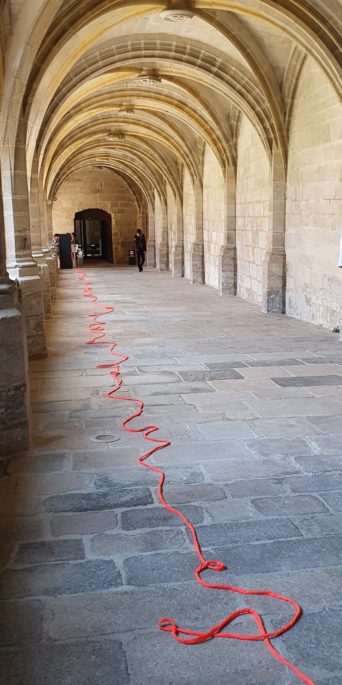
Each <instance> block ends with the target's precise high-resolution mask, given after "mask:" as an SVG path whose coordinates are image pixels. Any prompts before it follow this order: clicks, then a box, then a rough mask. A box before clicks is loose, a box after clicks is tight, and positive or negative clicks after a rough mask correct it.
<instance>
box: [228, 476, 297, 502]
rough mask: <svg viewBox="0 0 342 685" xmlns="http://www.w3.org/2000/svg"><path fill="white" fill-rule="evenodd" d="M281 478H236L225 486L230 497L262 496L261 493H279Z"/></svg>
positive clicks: (282, 483)
mask: <svg viewBox="0 0 342 685" xmlns="http://www.w3.org/2000/svg"><path fill="white" fill-rule="evenodd" d="M284 481H285V479H283V478H254V479H251V480H248V479H246V480H236V481H234V482H233V483H229V485H226V486H225V488H226V490H227V492H228V493H229V494H230V496H231V497H234V498H236V497H262V496H263V495H280V493H281V492H282V490H283V488H284Z"/></svg>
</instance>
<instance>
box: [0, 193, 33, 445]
mask: <svg viewBox="0 0 342 685" xmlns="http://www.w3.org/2000/svg"><path fill="white" fill-rule="evenodd" d="M29 414H30V411H29V387H28V371H27V347H26V334H25V321H24V318H23V316H22V314H21V312H20V311H19V309H18V307H17V289H16V287H15V284H14V283H13V282H12V281H10V279H9V277H8V273H7V271H6V252H5V231H4V219H3V204H2V196H1V194H0V434H1V440H0V456H5V457H6V456H8V455H9V454H12V453H16V452H22V451H24V450H25V449H27V448H28V447H29Z"/></svg>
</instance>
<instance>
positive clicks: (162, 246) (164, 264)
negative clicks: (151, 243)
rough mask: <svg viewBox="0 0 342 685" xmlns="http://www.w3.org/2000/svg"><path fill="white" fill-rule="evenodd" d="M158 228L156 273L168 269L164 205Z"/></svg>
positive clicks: (166, 226) (166, 227)
mask: <svg viewBox="0 0 342 685" xmlns="http://www.w3.org/2000/svg"><path fill="white" fill-rule="evenodd" d="M155 228H156V227H155ZM158 228H159V230H158V233H157V235H158V241H156V268H157V269H158V271H167V269H168V268H169V243H168V230H167V229H168V224H167V211H166V207H165V205H164V204H162V212H161V226H159V227H158Z"/></svg>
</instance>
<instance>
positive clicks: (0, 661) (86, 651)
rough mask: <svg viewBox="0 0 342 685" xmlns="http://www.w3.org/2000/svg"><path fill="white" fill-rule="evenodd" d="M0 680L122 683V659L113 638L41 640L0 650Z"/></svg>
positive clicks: (52, 684)
mask: <svg viewBox="0 0 342 685" xmlns="http://www.w3.org/2000/svg"><path fill="white" fill-rule="evenodd" d="M0 666H1V667H0V684H1V685H9V683H11V684H12V683H13V685H19V683H20V685H33V683H34V684H35V685H72V683H75V684H76V683H78V684H79V685H94V683H96V682H100V683H101V685H125V684H126V683H127V684H128V683H129V676H128V673H127V666H126V659H125V655H124V651H123V649H122V645H121V643H120V642H118V641H117V640H108V641H106V642H103V641H101V642H94V641H89V642H79V641H77V642H73V643H71V644H70V643H66V644H63V643H42V644H41V645H40V646H39V649H37V648H36V647H35V648H26V649H20V650H16V651H15V652H14V651H12V650H6V651H3V652H0Z"/></svg>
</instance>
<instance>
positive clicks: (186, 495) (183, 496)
mask: <svg viewBox="0 0 342 685" xmlns="http://www.w3.org/2000/svg"><path fill="white" fill-rule="evenodd" d="M168 483H169V481H167V483H166V485H165V488H164V494H165V497H166V499H167V501H168V502H169V503H170V504H183V503H186V502H201V501H203V502H206V501H209V502H210V501H216V500H221V499H225V497H226V494H225V492H224V490H223V489H222V488H220V487H218V486H217V485H212V484H211V483H198V484H196V485H177V486H174V485H169V484H168Z"/></svg>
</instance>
